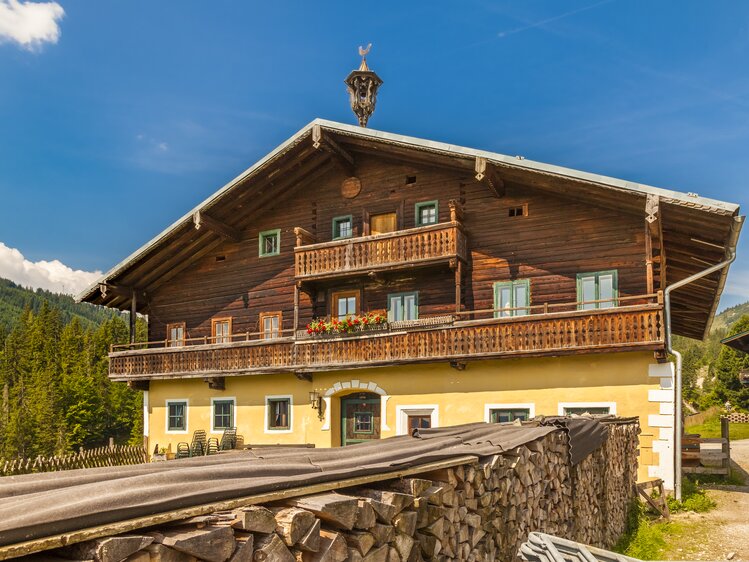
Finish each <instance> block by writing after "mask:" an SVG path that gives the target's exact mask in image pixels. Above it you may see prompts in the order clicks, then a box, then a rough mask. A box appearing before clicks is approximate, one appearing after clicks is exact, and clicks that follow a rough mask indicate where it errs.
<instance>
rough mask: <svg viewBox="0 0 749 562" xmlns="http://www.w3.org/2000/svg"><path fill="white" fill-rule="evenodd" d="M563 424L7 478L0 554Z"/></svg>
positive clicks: (591, 425)
mask: <svg viewBox="0 0 749 562" xmlns="http://www.w3.org/2000/svg"><path fill="white" fill-rule="evenodd" d="M580 419H582V418H580ZM560 423H561V422H557V423H550V424H547V425H542V424H540V423H535V422H529V423H524V424H522V425H514V424H486V423H473V424H466V425H461V426H453V427H446V428H440V429H428V430H422V431H421V432H420V435H419V436H418V437H411V436H400V437H391V438H388V439H382V440H379V441H373V442H369V443H361V444H359V445H353V446H349V447H339V448H331V449H308V448H304V449H289V448H275V449H274V448H267V449H255V450H252V451H240V452H236V453H230V454H220V455H216V456H210V457H199V458H192V459H183V460H178V461H169V462H165V463H153V464H141V465H132V466H117V467H106V468H94V469H81V470H69V471H64V472H49V473H42V474H28V475H23V476H11V477H5V478H0V546H5V545H9V544H15V543H18V542H23V541H27V540H31V539H37V538H42V537H47V536H52V535H57V534H61V533H66V532H71V531H75V530H80V529H85V528H89V527H94V526H97V525H103V524H108V523H114V522H118V521H124V520H127V519H133V518H136V517H143V516H149V515H155V514H158V513H163V512H167V511H172V510H175V509H181V508H186V507H192V506H199V505H202V504H207V503H212V502H217V501H223V500H229V499H233V498H240V497H244V496H250V495H254V494H260V493H264V492H270V491H275V490H281V489H287V488H293V487H298V486H306V485H312V484H317V483H322V482H331V481H335V480H339V479H343V478H350V477H355V476H364V475H370V474H375V473H381V472H388V471H392V470H398V469H404V468H410V467H414V466H419V465H424V464H427V463H431V462H436V461H441V460H446V459H450V458H457V457H460V456H464V455H475V456H477V457H485V456H490V455H494V454H498V453H501V452H503V451H507V450H510V449H513V448H515V447H518V446H520V445H522V444H524V443H529V442H531V441H535V440H537V439H540V438H542V437H544V436H546V435H548V434H549V433H551V432H553V431H556V430H557V428H558V427H559V425H560ZM571 426H573V427H576V428H578V430H576V431H572V429H571V428H570V424H568V432H569V435H570V438H571V439H573V438H577V439H579V438H580V436H583V437H584V439H585V440H586V441H590V442H589V443H586V446H585V447H584V449H586V450H587V449H589V450H593V449H595V448H596V447H598V446H600V444H601V443H602V442H603V440H604V439H605V436H606V429H605V428H604V427H603V426H602V425H601V424H599V423H598V422H596V421H593V420H590V419H584V420H583V421H582V422H580V423H579V424H578V423H577V422H576V423H574V424H571ZM581 429H582V431H581ZM575 435H577V437H574V436H575ZM591 440H592V441H591ZM573 448H574V449H575V450H577V449H578V447H577V446H574V447H573ZM581 450H582V449H581Z"/></svg>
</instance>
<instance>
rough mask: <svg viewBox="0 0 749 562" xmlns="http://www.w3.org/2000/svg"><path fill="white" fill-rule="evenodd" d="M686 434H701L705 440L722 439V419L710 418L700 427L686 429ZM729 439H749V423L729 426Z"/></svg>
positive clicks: (691, 426)
mask: <svg viewBox="0 0 749 562" xmlns="http://www.w3.org/2000/svg"><path fill="white" fill-rule="evenodd" d="M686 432H687V433H699V434H700V436H701V437H705V438H715V437H720V417H719V416H715V417H713V418H708V419H707V420H705V422H704V423H701V424H700V425H689V426H687V427H686ZM728 437H729V438H730V439H731V440H738V439H749V423H731V424H728Z"/></svg>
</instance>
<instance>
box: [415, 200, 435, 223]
mask: <svg viewBox="0 0 749 562" xmlns="http://www.w3.org/2000/svg"><path fill="white" fill-rule="evenodd" d="M438 210H439V209H438V204H437V201H425V202H423V203H416V226H425V225H427V224H436V223H437V219H438V217H439V213H438Z"/></svg>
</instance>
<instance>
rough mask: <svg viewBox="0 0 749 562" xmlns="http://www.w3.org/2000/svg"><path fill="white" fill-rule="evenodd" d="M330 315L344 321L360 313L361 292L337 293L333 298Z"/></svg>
mask: <svg viewBox="0 0 749 562" xmlns="http://www.w3.org/2000/svg"><path fill="white" fill-rule="evenodd" d="M331 303H332V307H331V311H330V315H331V316H332V317H333V318H338V319H339V320H343V319H344V318H346V316H351V315H353V314H358V313H359V291H337V292H335V293H333V295H332V298H331Z"/></svg>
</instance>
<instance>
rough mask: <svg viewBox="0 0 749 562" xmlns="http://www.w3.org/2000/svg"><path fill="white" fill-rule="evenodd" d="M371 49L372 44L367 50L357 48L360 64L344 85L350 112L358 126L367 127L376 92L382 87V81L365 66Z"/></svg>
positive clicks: (373, 107) (375, 100) (372, 110)
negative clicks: (346, 88) (346, 90)
mask: <svg viewBox="0 0 749 562" xmlns="http://www.w3.org/2000/svg"><path fill="white" fill-rule="evenodd" d="M371 48H372V43H370V44H369V45H367V48H366V49H365V48H364V47H359V55H360V56H361V64H360V65H359V70H353V71H352V72H351V74H349V75H348V77H347V78H346V80H344V83H345V84H346V86H347V87H348V93H349V97H350V99H351V110H352V111H353V112H354V115H356V118H357V119H358V120H359V125H361V126H362V127H366V126H367V121H369V118H370V117H371V116H372V113H374V110H375V104H376V103H377V90H378V89H379V87H380V86H381V85H382V80H381V79H380V77H379V76H377V74H375V73H374V72H373V71H371V70H370V69H369V66H367V54H369V50H370V49H371Z"/></svg>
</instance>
